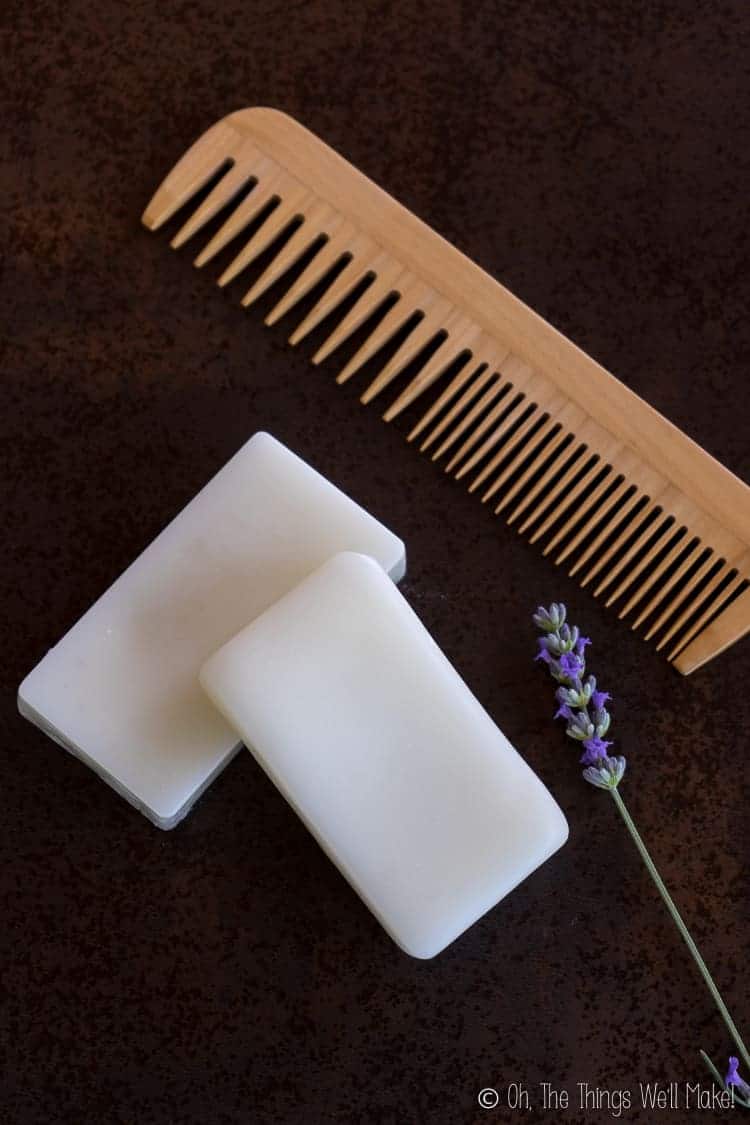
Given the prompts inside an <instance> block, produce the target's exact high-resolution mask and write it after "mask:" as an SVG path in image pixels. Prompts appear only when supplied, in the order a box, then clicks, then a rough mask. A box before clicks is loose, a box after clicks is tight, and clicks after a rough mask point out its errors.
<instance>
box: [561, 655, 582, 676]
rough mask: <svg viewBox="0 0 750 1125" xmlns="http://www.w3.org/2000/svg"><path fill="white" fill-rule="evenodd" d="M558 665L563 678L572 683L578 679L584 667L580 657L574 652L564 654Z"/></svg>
mask: <svg viewBox="0 0 750 1125" xmlns="http://www.w3.org/2000/svg"><path fill="white" fill-rule="evenodd" d="M558 663H559V665H560V671H561V672H562V674H563V675H564V676H565V678H566V679H567V680H573V681H575V680H578V679H580V677H581V676H582V675H583V671H584V668H585V667H586V666H585V664H584V663H583V660H582V659H581V657H580V656H578V654H577V653H575V652H564V653H563V654H562V656H561V657H560V660H559V662H558Z"/></svg>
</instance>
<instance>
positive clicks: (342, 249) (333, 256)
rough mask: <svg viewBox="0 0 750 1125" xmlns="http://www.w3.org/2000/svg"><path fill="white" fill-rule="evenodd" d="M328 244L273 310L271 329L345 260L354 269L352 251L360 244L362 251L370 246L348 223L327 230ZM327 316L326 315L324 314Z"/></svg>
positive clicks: (267, 322) (271, 312)
mask: <svg viewBox="0 0 750 1125" xmlns="http://www.w3.org/2000/svg"><path fill="white" fill-rule="evenodd" d="M325 234H326V237H327V241H326V242H325V244H324V245H323V246H321V248H320V250H319V251H318V252H317V254H316V255H315V257H314V258H313V260H312V261H311V262H308V264H307V265H306V266H305V268H304V269H303V271H302V273H301V274H300V275H299V277H298V278H297V279H296V281H294V283H293V284H292V285H290V287H289V288H288V289H287V291H286V292H285V293H284V295H283V297H281V298H280V300H279V301H278V302H277V303H276V304H275V305H274V306H273V308H272V309H271V311H270V312H269V313H268V314H267V316H266V318H265V323H266V324H267V325H269V326H270V325H272V324H275V323H276V322H277V321H278V320H281V318H282V316H285V315H286V313H288V312H289V311H290V309H293V308H294V306H295V305H296V304H297V302H298V301H301V300H302V299H303V297H306V296H307V294H308V293H309V292H310V291H311V290H312V289H314V288H315V286H316V285H318V284H319V283H320V282H321V281H322V280H323V279H324V277H325V276H326V274H328V273H330V272H331V270H332V269H333V268H334V266H335V265H337V264H338V263H339V262H340V261H341V260H342V258H344V257H346V256H349V262H348V265H350V266H351V265H352V261H351V255H352V253H353V250H352V248H353V247H354V246H355V245H356V244H357V243H360V248H361V249H364V245H365V244H369V246H372V243H370V240H369V239H365V237H364V236H363V235H355V234H354V233H353V228H352V225H351V223H347V222H344V223H342V225H341V226H336V227H334V226H333V224H330V223H329V224H328V225H327V226H326V229H325ZM332 284H333V283H332V282H331V283H330V284H329V286H327V287H326V290H328V289H329V288H330V287H331V286H332ZM354 284H356V282H353V283H352V285H351V288H353V287H354ZM324 315H325V314H324Z"/></svg>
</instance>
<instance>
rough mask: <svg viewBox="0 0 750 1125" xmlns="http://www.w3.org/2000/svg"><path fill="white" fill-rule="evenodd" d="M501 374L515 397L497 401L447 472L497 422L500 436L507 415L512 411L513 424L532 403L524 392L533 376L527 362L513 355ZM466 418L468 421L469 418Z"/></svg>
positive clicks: (453, 458) (465, 442)
mask: <svg viewBox="0 0 750 1125" xmlns="http://www.w3.org/2000/svg"><path fill="white" fill-rule="evenodd" d="M501 374H502V376H503V378H504V379H505V380H507V381H508V382H509V385H510V388H511V389H512V390H513V391H514V392H515V394H514V398H513V399H512V400H511V399H510V398H506V397H505V395H503V398H502V400H501V401H500V402H498V403H496V404H495V405H494V406H493V407H492V409H491V410H490V412H489V414H486V415H485V417H484V418H482V420H481V421H480V422H479V424H478V425H477V427H476V428H475V429H474V430H472V431H471V433H470V434H469V436H468V437H467V438H466V440H465V441H464V443H463V445H462V446H461V448H460V449H459V450H458V452H457V453H454V455H453V456H452V457H451V459H450V461H449V462H448V464H447V465H446V466H445V471H446V473H450V472H452V471H453V469H454V468H455V467H456V466H457V465H458V463H459V461H461V460H463V458H464V457H465V456H466V455H467V454H468V453H469V452H470V451H471V450H472V449H473V448H474V446H475V445H476V444H477V442H479V441H480V440H481V439H482V438H483V437H484V435H485V434H486V433H487V431H488V430H489V429H490V428H491V427H492V426H494V425H495V423H496V422H499V423H500V425H499V427H498V431H496V432H499V434H500V436H502V427H504V426H505V425H506V421H507V418H506V416H507V415H510V414H511V413H512V414H513V415H514V418H513V419H512V420H511V423H510V424H511V425H512V424H513V421H515V420H516V418H517V417H518V413H519V411H520V412H523V410H524V409H525V408H526V407H528V406H529V405H530V403H529V401H528V400H527V399H526V396H525V394H524V393H523V392H524V390H525V388H526V387H527V386H528V384H529V383H530V382H531V380H532V378H533V371H532V369H531V368H530V367H528V366H527V365H526V364H524V363H522V362H521V361H520V360H519V359H518V358H517V357H516V356H511V357H510V359H509V360H508V361H507V363H504V364H503V370H502V372H501ZM473 415H474V411H472V415H471V416H470V417H471V420H472V422H473ZM466 420H467V421H468V418H467V419H466ZM465 428H466V427H465V426H464V427H462V430H463V429H465ZM498 440H499V438H498ZM443 444H445V443H443ZM441 448H442V447H441ZM438 456H439V454H437V453H436V454H434V455H433V460H436V459H437V457H438ZM459 479H460V478H459Z"/></svg>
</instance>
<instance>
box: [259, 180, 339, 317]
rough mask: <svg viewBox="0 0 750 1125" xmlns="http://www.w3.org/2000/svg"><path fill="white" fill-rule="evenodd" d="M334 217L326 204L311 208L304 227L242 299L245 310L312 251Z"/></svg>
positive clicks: (299, 228)
mask: <svg viewBox="0 0 750 1125" xmlns="http://www.w3.org/2000/svg"><path fill="white" fill-rule="evenodd" d="M332 215H333V212H332V211H331V208H330V207H328V206H327V204H325V203H320V202H317V203H315V204H314V205H313V206H312V207H310V208H309V210H308V211H307V213H306V214H305V217H304V221H303V223H302V226H300V227H298V228H297V230H296V231H295V232H294V234H293V235H292V236H291V238H289V239H288V240H287V241H286V242H285V243H284V245H283V246H282V247H281V249H280V250H279V252H278V253H277V254H276V255H275V257H274V259H273V261H272V262H271V263H270V264H269V265H268V266H267V267H266V269H265V270H264V271H263V273H262V274H261V275H260V277H259V278H258V279H257V281H256V282H255V284H254V285H253V286H252V287H251V288H250V289H248V291H247V293H246V294H245V296H244V297H243V298H242V304H243V306H244V307H245V308H248V307H249V306H250V305H252V303H253V302H254V301H257V300H258V298H259V297H262V296H263V294H264V293H265V292H266V290H268V289H270V288H271V286H272V285H274V284H275V283H276V282H277V281H278V280H279V278H280V277H282V276H283V275H284V274H285V273H286V272H287V270H289V269H291V267H292V266H293V265H294V263H295V262H296V261H297V260H298V259H299V258H301V257H302V255H303V254H304V253H305V251H306V250H309V249H310V246H311V245H312V244H313V242H314V241H315V239H316V238H320V237H321V236H322V235H323V230H322V227H323V226H324V225H326V226H328V225H330V223H328V222H326V220H330V219H331V217H332ZM321 249H322V247H321Z"/></svg>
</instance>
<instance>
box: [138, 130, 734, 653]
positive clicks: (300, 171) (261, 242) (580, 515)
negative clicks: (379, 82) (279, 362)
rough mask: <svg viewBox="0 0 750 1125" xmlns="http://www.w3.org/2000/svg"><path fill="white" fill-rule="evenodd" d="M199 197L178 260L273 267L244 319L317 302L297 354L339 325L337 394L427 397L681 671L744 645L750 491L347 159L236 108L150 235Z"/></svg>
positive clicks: (508, 500) (550, 551)
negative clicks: (191, 247) (185, 253)
mask: <svg viewBox="0 0 750 1125" xmlns="http://www.w3.org/2000/svg"><path fill="white" fill-rule="evenodd" d="M198 193H201V194H202V195H203V196H204V198H202V200H201V201H200V202H199V203H198V205H197V206H195V207H194V209H193V212H192V213H191V214H189V215H187V216H186V217H184V219H183V222H182V225H181V227H180V229H179V230H178V232H177V233H176V234H175V235H174V237H173V239H172V245H173V246H174V247H175V248H177V247H181V246H183V245H184V244H185V243H186V242H188V241H189V240H191V239H192V240H195V239H196V238H197V236H198V235H199V234H200V233H201V231H205V229H206V228H207V227H208V226H209V224H211V226H212V228H214V229H215V228H216V227H217V226H218V229H215V233H213V234H212V236H211V237H210V238H208V240H207V241H206V244H205V245H204V246H203V247H202V248H201V249H200V250H199V252H198V253H197V256H196V258H195V264H196V266H199V267H200V266H205V265H207V264H208V263H209V262H211V261H212V260H213V259H214V258H216V257H217V255H219V254H220V253H222V252H224V251H226V253H227V254H229V253H232V258H231V261H229V264H228V265H226V266H225V267H224V269H223V272H222V273H221V275H220V277H219V278H218V282H219V284H220V285H222V286H225V285H228V284H229V283H230V282H232V281H234V280H235V279H236V278H237V277H239V276H240V275H244V273H245V271H249V268H250V267H251V266H253V263H255V262H256V261H257V260H258V259H259V258H260V257H261V255H265V261H266V264H265V265H264V267H263V269H262V272H261V273H260V276H257V277H252V278H250V279H249V281H248V283H247V287H246V290H245V294H244V297H242V304H243V305H244V306H245V307H248V306H250V305H252V304H253V303H254V302H256V301H257V300H259V298H261V297H263V296H264V295H265V294H266V293H270V291H271V290H272V289H273V291H274V292H275V293H276V296H275V298H274V300H275V303H274V304H273V307H272V308H271V309H270V311H269V312H267V313H266V314H265V322H266V324H269V325H270V324H275V323H276V322H277V321H279V320H281V319H282V317H285V316H288V315H289V314H291V313H292V312H293V310H294V309H295V307H296V306H297V305H298V304H299V302H301V301H303V300H305V299H307V298H309V300H307V303H306V312H305V315H304V317H302V319H301V320H300V322H299V323H298V324H297V326H296V327H295V328H293V329H291V334H290V343H292V344H297V343H299V342H300V341H301V340H303V339H304V338H305V337H306V336H308V335H309V334H310V333H311V332H313V331H314V330H316V329H319V328H320V329H321V331H322V330H323V329H325V331H326V338H325V339H324V341H323V343H322V344H320V345H319V347H318V350H317V351H316V352H315V355H314V356H313V363H316V364H319V363H323V362H324V361H328V360H329V359H330V358H331V357H332V356H333V355H334V353H338V352H339V350H341V351H342V353H343V350H344V345H345V344H347V342H348V341H350V340H351V338H352V337H354V336H355V334H356V338H357V340H358V344H357V346H356V349H355V350H353V354H350V355H348V356H345V358H344V359H343V360H340V361H339V362H338V364H336V365H335V367H336V369H337V370H336V372H335V373H336V377H337V381H338V382H339V383H345V382H348V381H349V380H354V379H356V378H357V377H359V378H360V379H362V373H363V370H367V371H369V372H371V374H370V375H368V378H367V380H366V383H365V385H363V386H360V387H359V388H358V393H359V396H360V398H361V401H362V402H363V403H369V402H371V401H372V400H373V399H375V398H379V399H380V400H381V402H382V403H383V407H382V412H383V417H384V419H385V420H386V421H391V420H393V419H395V418H397V417H398V416H399V415H400V414H402V413H403V412H404V411H407V410H411V409H412V408H413V407H414V406H415V404H416V403H417V400H421V403H422V408H421V414H419V415H418V416H417V417H416V418H414V419H413V420H412V422H411V424H410V427H409V432H408V440H409V441H410V442H412V443H414V445H415V446H416V447H417V448H418V449H419V450H420V451H421V452H422V453H423V454H425V455H427V456H428V457H430V458H431V459H432V460H434V461H436V462H438V463H439V464H440V465H441V466H442V467H443V469H444V471H445V472H446V473H448V474H450V475H452V476H453V477H455V478H456V479H457V480H460V481H463V482H464V485H465V486H466V487H467V488H468V490H469V492H471V493H474V494H475V495H477V497H478V498H479V499H480V500H481V501H482V502H483V503H484V504H486V505H487V506H488V508H489V510H491V511H492V512H494V514H495V515H496V516H498V517H501V518H502V519H503V520H504V522H506V523H507V524H508V525H509V526H511V527H513V528H515V529H516V531H517V532H518V533H519V534H520V535H523V536H525V537H526V538H527V539H528V540H529V541H530V542H532V543H537V544H538V545H539V547H540V549H541V550H542V551H543V553H544V554H545V555H547V556H548V557H549V558H550V559H551V560H552V561H553V562H554V563H555V564H556V565H558V566H563V565H565V566H566V567H567V568H568V573H569V574H570V575H571V576H574V577H575V578H576V580H577V581H578V582H579V583H580V584H581V586H584V587H586V588H588V589H590V590H592V592H593V594H594V596H595V597H598V598H601V599H602V600H603V602H604V604H605V605H607V606H610V607H611V608H612V609H613V610H614V612H615V613H616V614H618V616H619V617H621V618H622V619H623V620H624V621H625V623H626V624H627V625H629V626H630V628H632V629H634V630H637V631H639V632H640V633H641V635H642V636H643V637H644V639H645V640H647V641H650V642H652V643H653V644H654V647H655V649H656V650H657V651H660V652H663V653H664V654H665V655H666V656H667V659H668V660H670V661H671V662H672V663H674V665H675V666H676V667H677V668H678V669H679V671H680V672H682V673H683V674H687V673H689V672H692V671H693V670H694V669H696V668H698V667H699V666H700V665H701V664H704V663H705V662H706V661H708V660H710V659H711V658H712V657H714V656H716V655H717V654H718V653H719V652H721V651H722V650H723V649H725V648H727V647H728V646H729V645H731V644H732V643H733V642H734V641H736V640H738V639H739V638H740V637H742V636H744V635H745V634H746V633H747V632H748V631H750V488H748V486H747V485H746V484H744V483H743V482H742V481H740V480H739V479H738V478H737V477H735V476H734V475H733V474H732V473H730V472H729V471H728V470H727V469H725V468H724V467H723V466H722V465H720V464H719V463H718V462H717V461H715V460H714V459H713V458H712V457H711V456H710V455H709V454H708V453H706V452H705V451H704V450H702V449H701V448H700V447H699V446H697V445H696V444H695V443H694V442H693V441H691V439H690V438H688V437H687V436H686V435H685V434H683V433H681V432H680V431H679V430H678V429H676V427H674V426H673V425H672V424H671V423H670V422H668V421H667V420H666V419H665V418H663V417H662V416H661V415H659V414H658V413H657V412H656V411H655V410H653V409H652V408H651V407H650V406H648V405H647V404H646V403H645V402H644V401H643V400H642V399H640V398H638V396H637V395H635V394H633V392H632V391H629V390H628V389H627V388H626V387H625V386H623V385H622V384H621V383H619V382H618V381H617V379H615V378H614V376H612V375H610V374H609V372H607V371H605V370H604V368H602V367H600V366H599V365H598V364H597V363H596V362H595V361H594V360H593V359H591V358H590V357H589V356H587V355H586V354H585V353H584V352H582V351H581V350H580V349H579V348H577V347H576V346H575V345H574V344H572V343H571V342H570V341H569V340H567V339H566V338H565V337H564V336H562V335H561V334H560V333H559V332H557V331H556V330H555V329H554V328H553V327H552V326H551V325H549V324H548V323H547V322H546V321H544V320H543V319H542V318H541V317H539V316H538V315H537V314H536V313H534V312H532V310H531V309H529V308H528V307H527V306H525V305H524V304H522V302H521V301H519V300H518V299H517V298H516V297H514V296H513V295H512V294H511V293H509V292H508V290H507V289H504V288H503V286H501V285H499V284H498V283H497V282H496V281H494V280H493V279H492V278H491V277H489V276H488V275H487V274H486V273H484V272H483V271H482V270H481V269H480V268H479V267H478V266H476V265H475V264H474V263H473V262H471V261H470V260H469V259H468V258H466V257H465V256H464V255H463V254H461V253H460V251H459V250H457V249H456V248H455V247H454V246H452V245H450V243H448V242H446V241H445V240H444V239H443V238H441V236H440V235H438V234H436V233H435V232H434V231H432V230H430V228H429V227H428V226H426V224H425V223H423V222H422V221H421V220H420V219H418V218H417V217H416V216H415V215H413V214H412V213H411V212H409V211H408V210H407V209H406V208H404V207H402V206H401V205H400V204H399V203H398V202H397V201H396V200H395V199H393V198H392V197H391V196H390V195H388V194H387V193H386V192H385V191H383V190H382V189H381V188H379V187H377V185H375V184H374V183H372V181H370V180H368V179H367V178H366V177H365V176H363V175H362V173H361V172H359V171H358V170H357V169H356V168H354V167H353V166H352V165H351V164H349V163H347V161H345V160H344V159H343V158H342V157H341V156H339V155H338V154H337V153H336V152H334V151H333V149H331V148H329V147H328V146H327V145H325V144H324V143H323V142H322V141H320V140H319V139H318V138H317V137H315V136H314V135H313V134H312V133H310V132H309V131H308V130H306V129H305V128H304V127H303V126H301V125H299V124H298V123H297V122H295V121H294V120H292V119H291V118H289V117H287V116H286V115H284V114H282V113H279V112H278V111H276V110H271V109H263V108H257V109H246V110H240V111H239V112H237V113H233V114H230V115H229V116H228V117H225V118H224V119H223V120H221V121H219V122H217V123H216V124H215V125H214V126H213V127H212V128H211V129H209V130H208V132H206V133H205V134H204V135H203V136H202V137H200V138H199V140H198V141H196V143H195V144H194V145H193V146H192V148H191V149H189V150H188V152H187V153H186V154H185V155H184V156H183V157H182V159H181V160H180V161H178V163H177V164H176V165H175V167H174V168H173V169H172V171H171V172H170V173H169V175H168V176H167V177H166V179H165V180H164V181H163V183H162V184H161V186H160V187H159V188H158V190H157V191H156V193H155V195H154V197H153V198H152V200H151V202H150V203H149V205H148V207H147V208H146V211H145V212H144V215H143V222H144V224H145V225H146V226H147V227H149V228H150V229H152V230H156V229H157V228H158V227H160V226H162V225H163V224H164V223H166V222H167V221H168V220H170V219H172V218H173V217H174V216H175V215H176V214H177V212H178V211H181V210H182V209H183V208H186V205H188V204H189V203H190V201H191V200H192V199H193V198H194V197H195V196H196V195H198ZM230 244H231V245H233V246H234V251H233V252H232V251H230V250H228V249H227V248H228V247H230ZM268 258H270V261H268ZM256 272H257V267H256ZM287 275H289V277H290V280H285V279H286V278H287ZM282 287H285V288H284V291H283V292H280V291H279V290H280V289H281V288H282ZM311 302H312V307H309V306H310V304H311ZM350 350H352V349H351V346H350ZM373 371H374V374H373V373H372V372H373Z"/></svg>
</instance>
